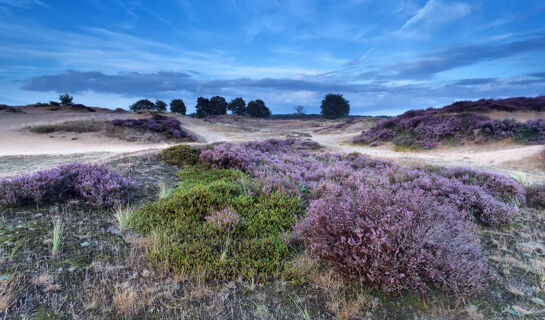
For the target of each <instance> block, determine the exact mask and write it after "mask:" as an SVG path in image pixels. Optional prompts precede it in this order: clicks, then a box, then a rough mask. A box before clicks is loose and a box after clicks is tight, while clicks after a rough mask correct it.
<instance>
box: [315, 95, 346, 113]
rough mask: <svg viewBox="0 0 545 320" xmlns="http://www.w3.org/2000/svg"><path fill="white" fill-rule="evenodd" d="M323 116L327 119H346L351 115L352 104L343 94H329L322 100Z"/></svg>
mask: <svg viewBox="0 0 545 320" xmlns="http://www.w3.org/2000/svg"><path fill="white" fill-rule="evenodd" d="M321 109H322V112H321V113H322V116H323V117H324V118H326V119H336V118H341V117H345V116H347V115H348V114H349V113H350V104H349V103H348V100H346V99H345V98H344V97H343V95H342V94H328V95H326V96H325V97H324V100H322V106H321Z"/></svg>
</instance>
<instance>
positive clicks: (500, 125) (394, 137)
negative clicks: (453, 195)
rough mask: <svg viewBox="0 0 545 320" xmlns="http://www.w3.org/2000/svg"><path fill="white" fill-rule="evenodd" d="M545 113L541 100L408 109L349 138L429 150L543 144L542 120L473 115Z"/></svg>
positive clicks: (544, 123) (541, 98)
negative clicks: (467, 143) (509, 142)
mask: <svg viewBox="0 0 545 320" xmlns="http://www.w3.org/2000/svg"><path fill="white" fill-rule="evenodd" d="M530 110H531V111H540V110H545V97H538V98H512V99H504V100H479V101H477V102H467V101H462V102H457V103H455V104H452V105H450V106H446V107H443V108H440V109H433V108H430V109H426V110H410V111H407V112H405V113H403V114H401V115H399V116H396V117H393V118H390V119H385V120H383V121H380V122H378V123H377V124H376V125H375V126H374V127H373V128H371V129H369V130H367V131H364V132H362V133H361V134H360V135H359V136H357V137H356V138H354V139H353V142H354V143H366V144H373V145H378V144H380V143H384V142H387V141H392V142H393V143H394V144H395V145H398V146H409V147H420V148H424V149H431V148H434V147H436V146H437V145H438V144H440V143H450V144H452V143H456V142H463V140H464V139H465V140H475V141H476V142H481V143H482V142H488V141H494V140H501V139H505V138H513V140H515V141H517V142H520V143H527V144H545V120H544V119H538V120H530V121H527V122H525V123H521V122H516V121H515V120H512V119H505V120H492V119H490V118H489V117H487V116H486V115H484V114H480V113H476V112H488V111H530Z"/></svg>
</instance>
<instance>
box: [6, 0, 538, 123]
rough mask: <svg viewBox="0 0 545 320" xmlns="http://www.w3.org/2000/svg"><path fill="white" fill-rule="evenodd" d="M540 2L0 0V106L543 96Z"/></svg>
mask: <svg viewBox="0 0 545 320" xmlns="http://www.w3.org/2000/svg"><path fill="white" fill-rule="evenodd" d="M544 17H545V1H543V0H534V1H526V0H518V1H514V0H471V1H463V0H461V1H450V0H448V1H447V0H395V1H394V0H336V1H329V0H263V1H262V0H246V1H243V0H217V1H207V0H200V1H190V0H161V1H157V0H150V1H144V0H105V1H101V0H78V1H74V0H66V1H64V0H55V1H49V0H0V104H9V105H20V104H29V103H35V102H48V101H50V100H57V97H58V95H59V93H62V92H69V93H71V94H72V95H73V96H74V102H75V103H83V104H86V105H90V106H102V107H108V108H118V107H120V108H127V107H128V106H129V105H130V104H132V103H133V102H135V101H136V100H138V99H141V98H148V99H151V100H155V99H162V100H165V101H167V102H168V101H170V99H174V98H181V99H183V100H184V101H185V103H186V105H187V106H188V111H189V112H191V111H193V110H194V108H193V106H194V105H195V101H196V98H197V97H199V96H204V97H211V96H215V95H220V96H224V97H225V98H226V99H227V100H230V99H232V98H235V97H239V96H240V97H243V98H244V99H245V100H246V101H250V100H253V99H262V100H264V101H265V103H266V104H267V106H269V108H270V109H271V110H272V112H273V113H292V112H294V107H295V106H296V105H304V106H305V110H306V112H307V113H319V111H320V103H321V100H322V99H323V97H324V95H325V94H327V93H340V94H343V95H344V97H345V98H346V99H347V100H349V101H350V105H351V113H352V114H362V115H394V114H398V113H401V112H403V111H405V110H409V109H421V108H427V107H438V106H442V105H446V104H449V103H452V102H454V101H457V100H475V99H480V98H502V97H511V96H538V95H545V19H544Z"/></svg>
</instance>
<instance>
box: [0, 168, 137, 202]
mask: <svg viewBox="0 0 545 320" xmlns="http://www.w3.org/2000/svg"><path fill="white" fill-rule="evenodd" d="M137 189H138V184H137V183H136V182H134V181H133V180H131V179H128V178H125V177H123V176H121V175H120V174H118V173H115V172H112V171H110V170H109V169H108V168H107V167H106V166H104V165H99V164H88V163H79V162H75V163H70V164H63V165H60V166H58V167H56V168H53V169H48V170H40V171H37V172H34V173H32V174H22V175H19V176H16V177H13V178H9V179H8V178H4V179H1V180H0V203H1V204H2V205H3V206H7V207H13V206H19V205H25V204H30V203H40V204H41V203H56V202H64V201H67V200H70V199H82V200H84V201H86V202H87V203H88V204H90V205H92V206H97V207H100V206H113V205H116V204H120V203H125V202H127V201H129V200H130V199H131V198H132V197H133V196H134V193H135V192H136V190H137Z"/></svg>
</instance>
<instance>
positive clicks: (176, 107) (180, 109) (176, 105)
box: [170, 99, 186, 115]
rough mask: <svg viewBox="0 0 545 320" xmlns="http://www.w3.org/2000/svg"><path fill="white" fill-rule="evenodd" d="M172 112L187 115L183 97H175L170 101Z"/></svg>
mask: <svg viewBox="0 0 545 320" xmlns="http://www.w3.org/2000/svg"><path fill="white" fill-rule="evenodd" d="M170 112H173V113H179V114H183V115H185V113H186V107H185V103H184V101H183V100H182V99H173V100H172V101H170Z"/></svg>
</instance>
